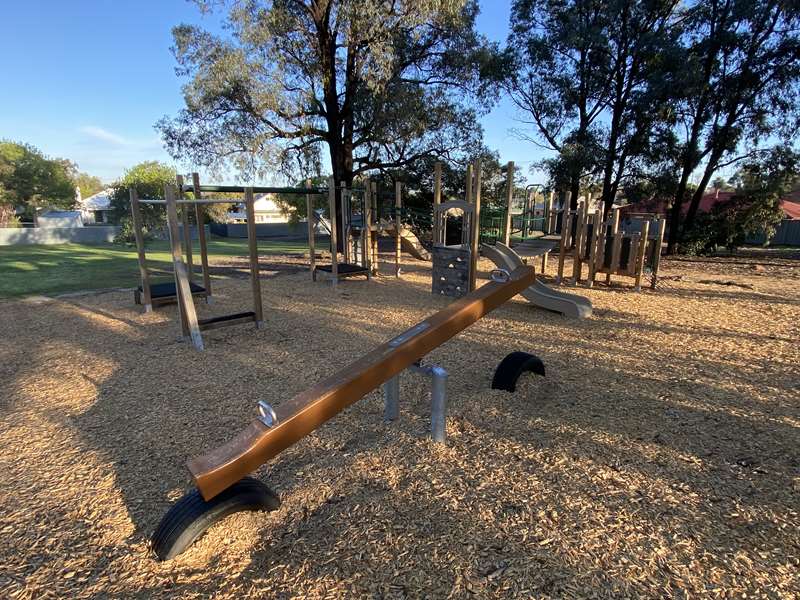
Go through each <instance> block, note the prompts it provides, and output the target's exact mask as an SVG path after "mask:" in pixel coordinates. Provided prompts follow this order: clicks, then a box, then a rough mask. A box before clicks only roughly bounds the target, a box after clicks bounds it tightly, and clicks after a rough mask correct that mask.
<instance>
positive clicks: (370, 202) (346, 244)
mask: <svg viewBox="0 0 800 600" xmlns="http://www.w3.org/2000/svg"><path fill="white" fill-rule="evenodd" d="M333 184H334V183H333V178H330V179H329V185H328V206H327V207H326V208H327V209H328V211H329V214H335V213H333V212H331V211H334V210H335V201H336V200H335V191H334V192H332V191H331V190H333ZM309 185H310V184H309ZM340 194H341V198H342V211H341V214H342V228H341V229H342V232H343V234H342V235H343V243H342V249H343V252H342V255H343V260H344V262H340V261H339V257H338V253H334V252H333V248H335V247H336V242H337V237H336V236H337V233H336V231H334V229H335V228H334V227H333V226H332V224H331V222H330V221H329V220H328V219H326V218H325V216H324V215H323V214H322V213H321V211H320V210H318V209H315V207H314V201H313V195H312V194H307V195H306V210H307V213H308V215H309V224H308V243H309V248H310V250H311V252H310V256H311V263H310V266H309V270H310V272H311V274H312V279H313V280H314V281H316V276H317V273H318V272H325V273H327V274H328V275H329V276H330V277H331V281H332V283H333V284H334V285H335V284H336V282H338V281H339V280H340V279H343V278H346V277H353V276H358V275H363V276H365V277H366V278H367V279H370V278H371V277H372V276H375V275H378V273H379V264H380V257H379V254H378V238H379V237H380V236H388V237H391V238H394V239H395V245H394V274H395V276H396V277H399V276H400V273H401V264H402V258H401V256H402V250H405V251H406V252H408V253H409V254H411V255H412V256H413V257H414V258H416V259H418V260H426V261H429V260H430V259H431V258H430V254H429V253H428V251H427V250H426V249H425V248H424V247H423V246H422V243H421V242H420V240H419V238H418V237H417V236H416V234H415V233H414V231H413V230H412V228H411V227H409V226H408V225H407V224H405V223H403V222H402V214H403V200H402V184H401V183H400V182H396V183H395V193H394V204H393V209H392V211H391V212H392V215H391V216H390V217H383V218H380V219H376V217H377V215H378V190H377V185H376V183H375V182H374V181H370V180H369V179H367V180H366V181H365V182H364V187H363V188H352V189H348V188H347V187H346V185H345V184H344V183H342V184H341V185H340ZM317 225H319V226H320V227H321V228H322V229H324V230H325V231H327V233H328V235H329V236H330V237H331V264H330V265H317V264H316V236H315V229H316V226H317ZM398 231H399V232H400V234H399V235H398ZM334 254H336V255H335V256H334ZM334 270H335V273H336V274H335V275H334Z"/></svg>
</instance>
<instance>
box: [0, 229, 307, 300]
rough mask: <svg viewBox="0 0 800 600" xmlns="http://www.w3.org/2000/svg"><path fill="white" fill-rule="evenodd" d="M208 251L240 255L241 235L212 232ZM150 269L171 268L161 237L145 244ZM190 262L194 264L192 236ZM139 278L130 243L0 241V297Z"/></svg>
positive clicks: (298, 244) (284, 246)
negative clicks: (0, 243) (9, 243)
mask: <svg viewBox="0 0 800 600" xmlns="http://www.w3.org/2000/svg"><path fill="white" fill-rule="evenodd" d="M258 249H259V252H260V253H261V254H286V253H292V252H303V251H304V250H307V249H308V246H307V244H306V243H305V241H302V240H298V241H281V240H259V242H258ZM208 255H209V258H210V259H211V260H212V261H213V257H214V256H246V255H247V240H246V239H231V238H218V237H212V238H211V240H210V241H209V244H208ZM147 260H148V265H149V267H150V269H151V272H152V273H154V274H156V275H157V274H158V271H159V270H161V271H165V272H166V273H169V274H171V272H172V264H171V259H170V254H169V245H168V242H166V241H153V242H149V243H148V245H147ZM194 262H195V264H199V262H200V259H199V248H198V246H197V242H195V248H194ZM138 283H139V266H138V263H137V261H136V247H135V246H133V245H131V246H121V245H116V244H101V245H84V244H63V245H58V246H38V245H31V246H0V298H10V297H13V296H26V295H30V294H57V293H62V292H69V291H76V290H91V289H102V288H113V287H134V286H136V285H138Z"/></svg>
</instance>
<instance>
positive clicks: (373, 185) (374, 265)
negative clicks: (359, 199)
mask: <svg viewBox="0 0 800 600" xmlns="http://www.w3.org/2000/svg"><path fill="white" fill-rule="evenodd" d="M371 189H372V192H371V193H370V198H371V201H372V215H373V218H374V219H375V222H376V223H377V222H378V183H377V182H375V181H373V182H371ZM371 241H372V269H373V273H374V274H375V275H377V274H378V270H379V263H378V232H377V231H376V232H375V235H374V236H373V237H372V239H371Z"/></svg>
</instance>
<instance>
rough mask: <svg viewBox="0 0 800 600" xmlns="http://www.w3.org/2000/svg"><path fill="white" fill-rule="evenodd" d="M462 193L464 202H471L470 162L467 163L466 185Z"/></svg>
mask: <svg viewBox="0 0 800 600" xmlns="http://www.w3.org/2000/svg"><path fill="white" fill-rule="evenodd" d="M464 194H465V195H464V200H465V201H466V203H467V204H472V163H469V164H468V165H467V187H466V191H465V192H464Z"/></svg>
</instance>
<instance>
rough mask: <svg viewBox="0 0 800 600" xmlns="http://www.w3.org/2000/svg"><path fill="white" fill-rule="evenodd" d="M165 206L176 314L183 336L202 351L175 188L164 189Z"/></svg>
mask: <svg viewBox="0 0 800 600" xmlns="http://www.w3.org/2000/svg"><path fill="white" fill-rule="evenodd" d="M165 196H166V205H167V224H168V228H167V229H168V231H169V242H170V250H171V252H172V267H173V270H174V274H175V291H176V296H177V300H178V312H179V314H180V317H181V328H182V330H183V335H184V336H186V337H189V338H191V340H192V344H194V347H195V348H197V349H198V350H202V349H203V337H202V336H201V335H200V326H199V324H198V322H197V313H196V312H195V308H194V300H193V299H192V292H191V289H190V287H189V277H188V275H187V273H186V265H184V264H183V252H182V251H181V240H180V234H179V232H178V209H177V201H176V199H175V188H174V187H173V186H171V185H168V186H166V189H165Z"/></svg>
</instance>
